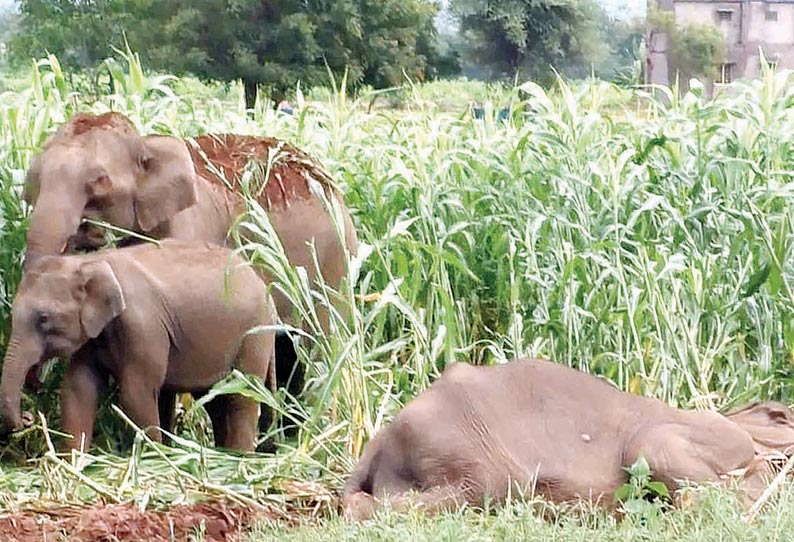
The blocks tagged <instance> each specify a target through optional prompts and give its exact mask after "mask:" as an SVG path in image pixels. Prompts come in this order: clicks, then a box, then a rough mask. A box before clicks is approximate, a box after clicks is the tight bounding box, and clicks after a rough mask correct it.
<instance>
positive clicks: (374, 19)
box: [13, 0, 438, 99]
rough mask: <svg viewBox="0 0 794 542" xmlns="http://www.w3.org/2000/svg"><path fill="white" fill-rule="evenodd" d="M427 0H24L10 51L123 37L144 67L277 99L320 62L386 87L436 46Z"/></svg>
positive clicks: (318, 69)
mask: <svg viewBox="0 0 794 542" xmlns="http://www.w3.org/2000/svg"><path fill="white" fill-rule="evenodd" d="M437 9H438V8H437V6H436V4H435V3H434V2H432V1H430V0H267V1H262V0H21V1H20V11H21V15H22V20H21V25H22V32H20V34H19V35H18V36H17V38H16V39H15V40H14V46H13V49H14V51H15V53H16V56H17V57H22V58H25V59H27V58H30V57H35V56H39V55H40V54H41V53H42V52H43V51H47V52H51V53H55V54H56V55H58V56H59V58H61V59H62V60H63V62H64V63H65V64H66V65H68V66H70V67H75V68H85V67H89V66H92V65H95V64H96V63H97V62H99V61H101V60H102V59H104V58H105V57H106V56H108V55H109V54H110V53H111V50H110V47H109V46H116V47H122V46H123V44H124V40H125V39H126V40H128V41H129V43H130V45H131V46H132V48H133V49H136V50H138V51H140V53H141V55H142V57H143V58H144V59H145V60H146V61H147V63H148V64H149V65H151V66H154V67H157V68H162V69H166V70H169V71H172V72H176V73H186V72H190V73H194V74H197V75H199V76H203V77H206V78H211V79H220V80H227V81H228V80H235V79H242V80H243V82H244V83H245V84H246V90H247V95H248V97H249V98H250V97H251V96H252V94H253V91H254V90H255V88H256V86H259V85H261V86H264V87H266V88H267V90H268V91H269V93H270V95H271V96H272V97H274V98H276V99H279V98H281V97H282V96H283V95H284V94H285V93H286V92H287V91H288V90H289V89H291V88H294V87H295V85H296V83H297V82H298V81H303V82H304V83H305V84H308V85H311V84H314V83H316V82H319V81H322V82H324V81H326V77H327V69H328V68H330V69H331V70H332V71H336V72H341V71H343V70H345V69H347V70H349V80H350V81H352V82H354V83H365V84H371V85H373V86H378V87H383V86H388V85H393V84H396V83H399V82H401V81H402V79H403V77H404V75H403V74H407V75H408V76H411V77H414V78H418V79H422V78H423V77H424V75H425V72H426V70H427V66H428V59H431V60H432V57H433V54H434V50H433V48H434V37H435V30H434V27H433V17H434V16H435V14H436V11H437Z"/></svg>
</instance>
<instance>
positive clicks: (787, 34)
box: [648, 0, 794, 84]
mask: <svg viewBox="0 0 794 542" xmlns="http://www.w3.org/2000/svg"><path fill="white" fill-rule="evenodd" d="M657 5H658V6H659V8H660V9H664V10H669V11H672V12H673V13H674V15H675V20H676V22H677V23H678V24H684V25H690V24H708V25H711V26H713V27H715V28H718V29H719V30H720V31H721V32H722V34H723V36H724V37H725V44H726V53H727V58H726V61H727V62H728V63H730V64H731V65H732V76H733V78H734V79H737V78H740V77H745V78H751V77H757V76H758V75H759V73H760V56H759V48H760V49H761V50H763V52H764V55H765V56H766V58H767V60H771V61H776V62H777V63H778V66H780V67H781V68H789V69H794V0H724V1H711V0H672V3H671V2H670V1H669V0H668V1H666V2H663V3H662V2H658V4H657ZM720 10H724V11H726V12H730V13H731V20H730V21H726V20H722V19H721V18H720V14H719V12H720ZM768 11H774V12H777V20H776V21H774V20H767V12H768ZM650 34H651V35H653V32H651V33H650ZM657 39H659V38H657ZM664 49H665V50H664V51H657V52H656V57H657V58H655V59H654V64H655V65H656V66H655V68H656V69H655V70H650V69H649V73H648V77H649V81H650V82H652V83H660V84H665V83H666V82H667V81H665V80H664V78H663V77H662V76H661V75H660V74H659V72H660V71H661V68H662V65H664V67H665V68H666V67H667V65H668V64H671V63H672V64H674V62H672V59H670V58H668V56H667V55H668V53H669V52H668V51H667V50H666V49H667V48H666V47H665V48H664ZM658 57H664V62H660V58H658ZM667 76H668V81H669V80H671V79H673V78H674V77H675V74H670V73H668V74H667ZM709 83H710V82H709Z"/></svg>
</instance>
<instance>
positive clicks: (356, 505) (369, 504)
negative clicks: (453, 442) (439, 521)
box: [344, 485, 470, 521]
mask: <svg viewBox="0 0 794 542" xmlns="http://www.w3.org/2000/svg"><path fill="white" fill-rule="evenodd" d="M467 502H470V499H469V498H467V495H466V492H465V491H464V490H463V489H461V488H460V487H459V486H454V485H447V486H441V487H434V488H431V489H428V490H426V491H421V492H418V493H413V492H411V493H402V494H399V495H390V496H387V497H384V498H383V499H379V498H376V497H373V496H372V495H370V494H369V493H364V492H363V491H360V492H358V493H354V494H352V495H349V496H348V497H346V498H345V503H344V514H345V517H347V518H349V519H353V520H357V521H363V520H367V519H370V518H371V517H372V516H373V515H375V512H376V511H377V510H378V509H379V508H380V507H381V506H383V505H388V506H389V507H390V508H391V509H392V510H394V511H395V512H398V513H404V512H407V511H408V510H410V509H411V508H413V507H415V508H419V509H420V510H422V512H424V513H425V514H429V515H435V514H439V513H441V512H450V511H454V510H457V509H458V508H460V507H461V506H462V505H464V504H466V503H467Z"/></svg>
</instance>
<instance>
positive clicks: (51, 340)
mask: <svg viewBox="0 0 794 542" xmlns="http://www.w3.org/2000/svg"><path fill="white" fill-rule="evenodd" d="M122 310H124V295H123V293H122V290H121V286H120V285H119V282H118V280H117V279H116V275H115V273H114V272H113V269H112V268H111V267H110V265H109V264H108V263H107V262H105V261H101V260H100V261H86V260H84V259H81V258H63V257H42V258H39V259H37V260H36V262H35V263H33V264H31V266H30V268H29V269H28V271H27V273H25V276H24V278H23V279H22V282H21V283H20V285H19V291H18V292H17V295H16V297H15V298H14V305H13V307H12V312H11V314H12V320H11V324H12V330H11V339H10V340H9V343H8V350H7V351H6V356H5V361H4V362H3V369H2V378H0V414H2V417H3V419H4V420H5V423H6V425H7V426H10V427H11V428H12V429H18V428H20V427H21V425H22V417H21V412H20V398H21V394H22V386H23V385H24V382H25V376H26V375H27V373H28V371H29V370H30V369H31V368H32V367H34V366H35V365H36V364H38V363H40V362H42V361H44V360H47V359H49V358H51V357H56V356H57V357H68V356H70V355H72V354H73V353H74V352H75V351H76V350H77V349H79V348H80V347H81V346H82V345H84V344H85V343H86V342H87V341H88V340H89V339H92V338H94V337H97V336H98V335H99V334H100V333H101V332H102V330H103V329H104V328H105V326H106V325H107V324H108V323H109V322H110V321H111V320H113V319H114V318H115V317H117V316H118V315H119V314H121V311H122Z"/></svg>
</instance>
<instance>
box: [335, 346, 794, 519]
mask: <svg viewBox="0 0 794 542" xmlns="http://www.w3.org/2000/svg"><path fill="white" fill-rule="evenodd" d="M756 438H758V439H759V441H756V440H755V439H756ZM761 440H762V441H763V442H764V443H766V445H773V446H775V445H776V446H777V447H778V449H781V450H782V449H783V448H784V447H786V446H790V445H791V444H792V443H794V416H793V415H792V414H791V412H790V411H789V410H788V409H787V408H786V407H785V406H783V405H780V404H778V403H764V404H757V405H751V406H748V407H746V408H744V409H742V410H740V411H739V412H737V413H735V414H734V415H728V416H722V415H720V414H718V413H716V412H695V411H686V410H678V409H675V408H671V407H669V406H667V405H666V404H664V403H662V402H661V401H658V400H655V399H650V398H645V397H638V396H635V395H630V394H628V393H624V392H622V391H620V390H618V389H616V388H615V387H613V386H612V385H610V384H609V383H607V382H605V381H604V380H601V379H599V378H596V377H594V376H591V375H588V374H585V373H582V372H579V371H576V370H573V369H570V368H568V367H565V366H562V365H558V364H554V363H551V362H547V361H541V360H516V361H512V362H509V363H506V364H504V365H500V366H496V367H474V366H471V365H467V364H464V363H456V364H454V365H451V366H449V367H448V368H447V369H446V370H445V372H444V373H443V375H442V376H441V377H440V378H439V379H438V380H437V381H436V382H434V383H433V384H432V385H431V386H430V388H428V389H427V390H426V391H424V392H423V393H422V394H420V395H419V396H418V397H417V398H416V399H414V400H412V401H411V402H410V403H408V405H407V406H406V407H405V408H404V409H403V411H402V412H400V413H399V414H398V415H397V417H396V418H395V420H394V422H393V423H392V424H391V425H389V426H387V427H386V428H385V429H383V430H382V431H381V432H380V433H379V434H378V435H376V436H375V438H374V439H373V440H372V441H371V442H370V443H369V444H368V445H367V447H366V449H365V451H364V454H363V456H362V458H361V460H360V462H359V464H358V466H357V467H356V468H355V470H354V471H353V473H352V475H351V477H350V479H349V480H348V482H347V484H346V486H345V489H344V494H343V506H344V510H345V513H346V514H347V515H348V516H350V517H353V518H366V517H369V516H370V515H371V514H372V513H373V512H374V511H375V510H376V509H377V508H378V506H379V505H380V504H382V503H383V502H389V503H390V504H391V505H392V506H393V507H395V508H398V509H399V508H402V507H405V506H406V505H407V504H408V503H413V504H415V505H418V506H420V507H424V508H425V509H427V510H428V511H431V512H433V511H439V510H445V509H451V508H455V507H457V506H460V505H462V504H464V503H471V504H474V505H477V506H482V505H483V504H484V503H485V502H486V501H488V502H499V501H502V500H504V499H505V498H506V496H507V495H508V493H509V492H511V491H512V492H513V494H514V495H520V494H522V493H523V494H532V493H534V494H540V495H542V496H544V497H546V498H548V499H550V500H552V501H556V502H567V501H574V500H586V501H591V502H596V503H598V504H600V505H603V506H606V507H608V508H611V507H612V506H613V505H614V493H615V491H616V490H617V489H618V488H619V487H620V486H621V485H623V484H624V483H625V482H626V481H627V476H628V475H627V472H626V467H629V466H631V465H632V464H633V463H634V462H635V461H636V460H637V459H638V458H639V457H640V456H644V457H645V458H646V459H647V461H648V463H649V464H650V467H651V469H652V471H653V477H654V479H655V480H659V481H662V482H664V483H665V484H667V486H668V487H669V488H670V489H675V488H677V487H678V485H679V483H680V481H681V480H689V481H692V482H708V481H716V480H719V479H720V478H721V477H722V476H723V475H725V474H726V473H729V472H732V471H735V469H742V468H747V467H749V466H750V465H751V463H752V462H753V461H754V459H755V457H756V452H757V451H759V447H760V445H761V442H760V441H761Z"/></svg>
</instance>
